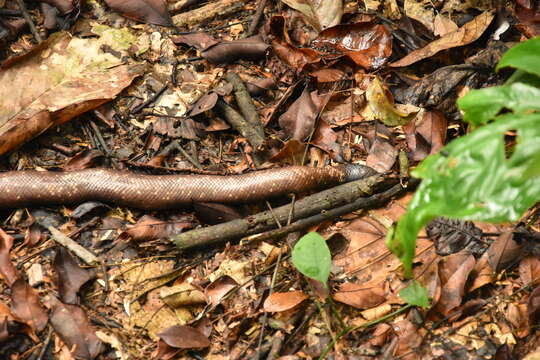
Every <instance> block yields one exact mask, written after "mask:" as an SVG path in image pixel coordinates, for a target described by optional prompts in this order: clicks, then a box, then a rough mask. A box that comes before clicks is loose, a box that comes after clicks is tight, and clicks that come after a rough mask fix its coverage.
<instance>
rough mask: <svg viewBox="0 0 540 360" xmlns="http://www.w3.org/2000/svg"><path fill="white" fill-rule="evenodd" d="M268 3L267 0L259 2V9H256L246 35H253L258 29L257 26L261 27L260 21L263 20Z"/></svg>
mask: <svg viewBox="0 0 540 360" xmlns="http://www.w3.org/2000/svg"><path fill="white" fill-rule="evenodd" d="M266 3H267V0H259V3H258V4H257V10H255V14H254V15H253V18H252V20H251V24H249V29H248V31H247V33H246V37H250V36H253V35H254V34H255V32H256V31H257V28H258V27H259V23H260V22H261V19H262V16H263V13H264V8H265V7H266Z"/></svg>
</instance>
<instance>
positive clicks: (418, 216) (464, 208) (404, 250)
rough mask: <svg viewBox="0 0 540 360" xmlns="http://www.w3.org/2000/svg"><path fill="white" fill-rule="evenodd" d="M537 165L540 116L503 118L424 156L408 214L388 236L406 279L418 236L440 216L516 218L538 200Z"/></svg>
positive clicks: (479, 219)
mask: <svg viewBox="0 0 540 360" xmlns="http://www.w3.org/2000/svg"><path fill="white" fill-rule="evenodd" d="M510 130H515V131H517V139H516V145H515V147H514V148H513V149H510V150H508V149H505V141H504V136H505V133H506V132H507V131H510ZM507 150H508V153H507V152H506V151H507ZM442 154H444V155H442ZM539 163H540V115H539V114H507V115H502V116H499V117H497V120H496V121H495V122H493V123H490V124H488V125H485V126H483V127H481V128H479V129H477V130H475V131H473V132H472V133H470V134H469V135H467V136H463V137H461V138H459V139H456V140H454V141H452V142H451V143H450V144H448V145H447V146H445V148H444V149H443V150H442V151H441V152H440V153H439V154H434V155H431V156H429V157H428V158H426V159H425V160H424V161H423V162H422V163H421V164H420V165H419V166H418V168H416V170H415V171H414V172H413V176H415V177H419V178H422V179H423V181H422V183H421V184H420V186H419V187H418V189H417V191H416V193H415V195H414V197H413V199H412V200H411V202H410V203H409V206H408V209H407V213H406V214H405V215H404V216H403V217H402V218H401V219H400V220H399V222H398V225H397V227H396V229H395V231H391V232H389V234H388V237H387V245H388V247H389V249H390V250H391V251H392V252H394V253H395V254H396V255H397V256H399V257H400V259H401V261H402V263H403V265H404V270H405V275H406V276H409V277H410V276H411V275H412V261H413V258H414V255H415V246H416V235H417V234H418V232H419V231H420V229H421V228H422V227H423V226H425V225H426V224H427V223H428V222H429V221H430V220H432V219H433V218H435V217H437V216H446V217H449V218H454V219H463V220H478V221H486V222H505V221H516V220H518V219H519V218H520V216H521V215H522V214H523V213H524V212H525V211H526V210H527V209H528V208H529V207H531V206H532V205H534V204H535V203H536V202H538V201H539V200H540V176H539V175H540V170H539V168H540V164H539Z"/></svg>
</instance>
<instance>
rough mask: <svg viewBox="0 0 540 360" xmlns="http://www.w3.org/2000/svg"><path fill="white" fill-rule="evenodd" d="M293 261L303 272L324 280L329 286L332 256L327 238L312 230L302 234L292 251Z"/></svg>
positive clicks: (313, 277) (321, 280)
mask: <svg viewBox="0 0 540 360" xmlns="http://www.w3.org/2000/svg"><path fill="white" fill-rule="evenodd" d="M292 262H293V264H294V266H295V267H296V268H297V269H298V271H300V272H301V273H302V274H304V275H305V276H307V277H309V278H312V279H315V280H318V281H320V282H322V283H323V284H324V286H325V287H327V285H326V282H327V281H328V276H329V275H330V268H331V267H332V257H331V256H330V249H329V248H328V245H327V244H326V240H324V238H323V237H322V236H321V235H319V234H318V233H316V232H310V233H307V234H306V235H304V236H302V238H301V239H300V240H298V242H297V243H296V245H295V246H294V249H293V251H292Z"/></svg>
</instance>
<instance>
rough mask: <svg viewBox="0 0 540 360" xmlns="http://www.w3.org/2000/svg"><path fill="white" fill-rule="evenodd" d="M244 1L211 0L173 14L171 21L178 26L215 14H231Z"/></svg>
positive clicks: (201, 20)
mask: <svg viewBox="0 0 540 360" xmlns="http://www.w3.org/2000/svg"><path fill="white" fill-rule="evenodd" d="M246 1H247V0H220V1H211V2H209V3H208V4H206V5H204V6H201V7H200V8H198V9H194V10H191V11H186V12H184V13H181V14H178V15H175V16H173V18H172V19H173V23H174V25H175V26H178V27H181V26H189V25H194V24H199V23H202V22H204V21H206V20H209V19H212V18H214V17H216V16H225V15H228V14H232V13H233V12H235V11H237V10H238V9H240V8H242V6H244V3H245V2H246Z"/></svg>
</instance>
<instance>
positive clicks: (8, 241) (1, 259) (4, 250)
mask: <svg viewBox="0 0 540 360" xmlns="http://www.w3.org/2000/svg"><path fill="white" fill-rule="evenodd" d="M12 246H13V237H12V236H10V235H8V234H6V233H5V232H4V230H2V229H0V274H1V275H2V277H3V278H4V281H5V282H6V283H7V284H8V285H9V286H11V285H13V283H14V282H15V280H17V279H18V278H19V272H18V271H17V269H15V266H13V263H12V262H11V257H10V250H11V247H12Z"/></svg>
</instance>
